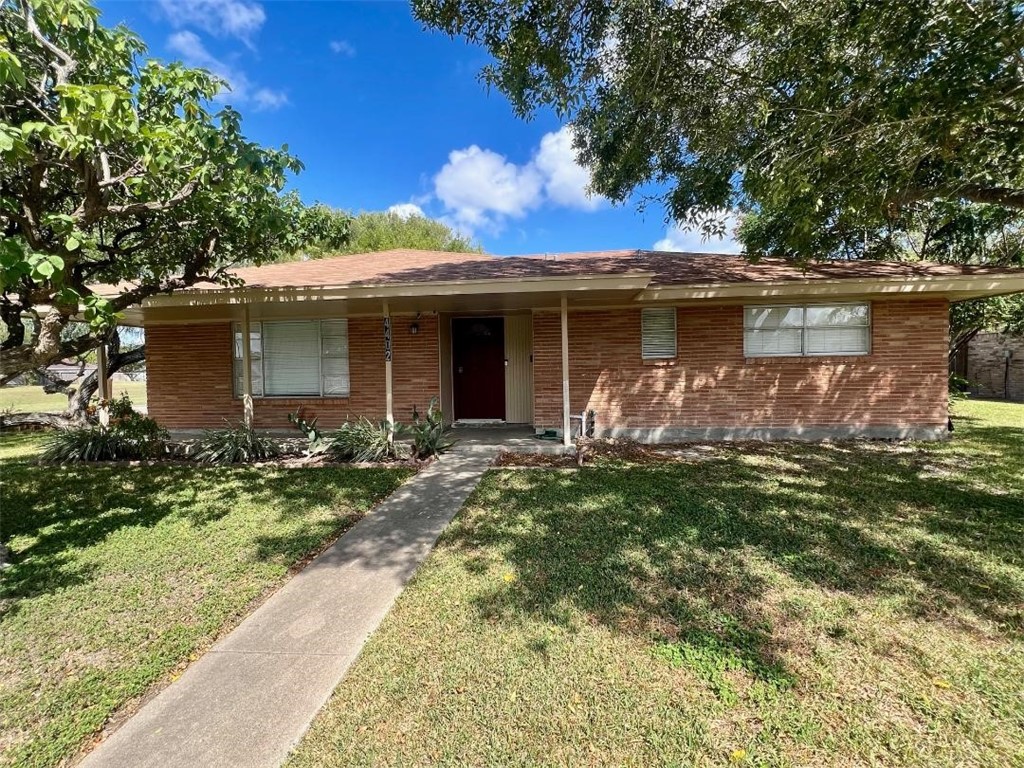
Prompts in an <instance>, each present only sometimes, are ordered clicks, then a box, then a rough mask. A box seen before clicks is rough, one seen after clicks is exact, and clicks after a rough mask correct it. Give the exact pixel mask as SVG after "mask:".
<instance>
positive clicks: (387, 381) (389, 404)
mask: <svg viewBox="0 0 1024 768" xmlns="http://www.w3.org/2000/svg"><path fill="white" fill-rule="evenodd" d="M391 333H392V329H391V308H390V307H389V306H388V302H387V299H385V300H384V409H385V414H384V416H385V418H386V419H387V421H388V424H389V425H393V424H394V423H395V407H394V406H395V403H394V389H393V382H392V379H391V349H392V347H391V344H392V340H391ZM391 437H392V438H394V429H391Z"/></svg>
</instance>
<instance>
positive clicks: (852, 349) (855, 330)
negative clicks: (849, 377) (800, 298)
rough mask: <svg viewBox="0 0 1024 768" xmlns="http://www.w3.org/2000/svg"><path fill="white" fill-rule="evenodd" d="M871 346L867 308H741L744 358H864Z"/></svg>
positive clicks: (855, 305) (851, 306)
mask: <svg viewBox="0 0 1024 768" xmlns="http://www.w3.org/2000/svg"><path fill="white" fill-rule="evenodd" d="M870 346H871V317H870V309H869V307H868V305H867V304H833V305H807V306H797V307H794V306H766V307H744V309H743V348H744V354H745V355H746V356H747V357H764V356H772V355H798V356H799V355H865V354H867V353H868V352H869V350H870Z"/></svg>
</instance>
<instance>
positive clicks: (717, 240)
mask: <svg viewBox="0 0 1024 768" xmlns="http://www.w3.org/2000/svg"><path fill="white" fill-rule="evenodd" d="M721 215H724V216H725V236H724V237H712V238H711V239H709V240H705V239H704V235H703V233H702V232H701V230H700V228H699V227H694V228H691V229H685V228H684V227H683V226H682V225H680V224H674V225H672V226H671V227H669V228H668V231H667V232H666V233H665V237H663V238H662V239H661V240H659V241H658V242H656V243H655V244H654V250H656V251H685V252H689V253H740V252H742V251H743V246H742V245H741V244H740V242H739V241H738V240H737V239H736V226H737V225H738V224H739V218H738V217H737V216H736V214H735V213H731V212H726V211H722V214H721Z"/></svg>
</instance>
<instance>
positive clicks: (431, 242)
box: [279, 204, 481, 261]
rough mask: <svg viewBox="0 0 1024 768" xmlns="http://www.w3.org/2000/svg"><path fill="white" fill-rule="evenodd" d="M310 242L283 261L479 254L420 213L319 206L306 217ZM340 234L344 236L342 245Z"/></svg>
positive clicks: (457, 235)
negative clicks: (407, 252) (403, 252)
mask: <svg viewBox="0 0 1024 768" xmlns="http://www.w3.org/2000/svg"><path fill="white" fill-rule="evenodd" d="M307 218H308V219H309V224H307V229H308V230H309V231H310V235H311V241H310V242H309V243H308V244H307V245H306V246H305V247H303V248H302V250H301V251H297V252H295V253H289V254H282V256H281V257H280V259H279V260H281V261H297V260H299V259H320V258H323V257H325V256H339V255H344V254H353V253H372V252H374V251H388V250H392V249H395V248H415V249H420V250H426V251H460V252H465V251H480V250H481V248H480V246H479V245H477V244H476V243H474V242H473V240H472V239H471V238H469V237H466V236H465V235H463V234H461V233H459V232H458V231H456V230H455V229H453V228H452V227H450V226H448V225H447V224H445V223H444V222H443V221H438V220H437V219H431V218H429V217H427V216H425V215H423V214H422V213H421V212H418V211H416V212H412V211H410V212H405V211H394V210H391V211H360V212H359V213H356V214H350V213H347V212H346V211H342V210H338V209H335V208H330V207H328V206H326V205H322V204H318V205H315V206H313V207H312V208H310V209H309V211H308V213H307ZM338 233H344V242H342V243H340V244H339V240H340V238H339V237H338Z"/></svg>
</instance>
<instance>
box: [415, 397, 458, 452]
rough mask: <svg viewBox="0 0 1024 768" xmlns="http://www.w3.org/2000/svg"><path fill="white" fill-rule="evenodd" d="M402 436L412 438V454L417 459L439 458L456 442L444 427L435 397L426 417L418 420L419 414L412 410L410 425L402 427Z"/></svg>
mask: <svg viewBox="0 0 1024 768" xmlns="http://www.w3.org/2000/svg"><path fill="white" fill-rule="evenodd" d="M402 434H403V435H408V436H409V437H411V438H412V454H413V456H415V457H416V458H417V459H429V458H430V457H432V456H440V455H441V454H442V453H445V452H446V451H450V450H451V449H452V446H454V445H455V444H456V443H457V442H458V440H456V439H455V438H453V437H452V432H451V429H449V428H448V427H447V426H445V423H444V414H443V413H441V409H440V408H439V407H438V404H437V398H436V397H432V398H431V399H430V404H429V405H428V406H427V413H426V417H424V418H420V415H419V413H418V412H417V411H416V410H413V414H412V424H409V425H408V426H406V427H403V428H402Z"/></svg>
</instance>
